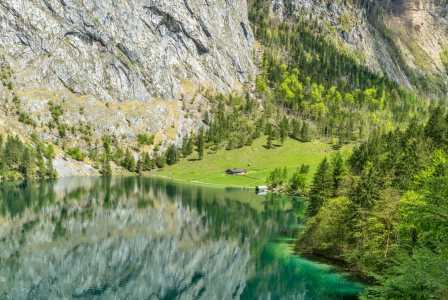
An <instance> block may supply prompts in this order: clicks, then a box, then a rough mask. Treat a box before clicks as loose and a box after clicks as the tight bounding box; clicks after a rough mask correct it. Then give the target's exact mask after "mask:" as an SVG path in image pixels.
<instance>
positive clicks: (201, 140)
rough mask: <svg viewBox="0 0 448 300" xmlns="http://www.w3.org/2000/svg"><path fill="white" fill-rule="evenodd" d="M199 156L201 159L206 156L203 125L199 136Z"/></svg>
mask: <svg viewBox="0 0 448 300" xmlns="http://www.w3.org/2000/svg"><path fill="white" fill-rule="evenodd" d="M197 147H198V149H197V151H198V158H199V160H202V159H203V158H204V149H205V138H204V126H202V127H201V129H200V130H199V136H198V145H197Z"/></svg>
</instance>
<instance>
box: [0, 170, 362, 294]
mask: <svg viewBox="0 0 448 300" xmlns="http://www.w3.org/2000/svg"><path fill="white" fill-rule="evenodd" d="M303 203H304V202H303V201H301V199H299V198H291V197H285V196H282V195H278V194H267V195H265V196H257V195H255V194H254V193H253V191H248V190H240V189H234V188H216V187H207V186H201V185H193V184H186V183H179V182H174V181H168V180H162V179H155V178H145V177H109V178H105V177H102V178H65V179H60V180H34V181H23V182H14V181H4V182H0V207H1V212H2V215H1V217H0V283H1V284H0V298H4V299H26V298H32V299H38V298H40V299H42V298H89V299H90V298H92V299H93V298H95V299H96V298H105V299H109V298H116V299H350V298H351V297H352V296H353V295H356V293H358V292H359V291H360V289H361V288H362V286H361V285H359V284H357V283H355V282H352V281H350V280H348V279H347V278H346V277H344V276H341V275H340V274H337V273H334V271H332V269H328V268H327V267H325V268H323V267H324V265H320V264H316V263H313V262H311V261H309V260H305V259H300V258H298V257H296V256H294V255H291V253H290V250H289V246H288V245H289V244H288V243H287V242H284V241H282V240H279V239H278V238H279V237H280V233H282V232H285V230H287V228H288V227H297V226H298V225H300V223H301V222H302V220H303V216H304V214H303V211H304V205H303ZM274 239H277V242H272V241H273V240H274ZM322 268H323V269H322Z"/></svg>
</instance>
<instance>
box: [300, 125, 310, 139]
mask: <svg viewBox="0 0 448 300" xmlns="http://www.w3.org/2000/svg"><path fill="white" fill-rule="evenodd" d="M300 139H301V140H302V142H310V141H311V136H310V128H309V127H308V123H307V122H303V125H302V130H301V132H300Z"/></svg>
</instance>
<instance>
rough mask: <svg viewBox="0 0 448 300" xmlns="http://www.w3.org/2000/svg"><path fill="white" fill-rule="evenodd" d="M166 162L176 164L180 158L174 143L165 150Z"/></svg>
mask: <svg viewBox="0 0 448 300" xmlns="http://www.w3.org/2000/svg"><path fill="white" fill-rule="evenodd" d="M165 156H166V163H167V164H168V165H174V164H176V163H177V162H178V161H179V159H180V151H179V149H177V147H176V146H175V145H174V144H171V145H170V146H169V147H168V149H167V150H166V152H165Z"/></svg>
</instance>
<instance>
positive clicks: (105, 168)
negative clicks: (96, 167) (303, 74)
mask: <svg viewBox="0 0 448 300" xmlns="http://www.w3.org/2000/svg"><path fill="white" fill-rule="evenodd" d="M101 174H103V176H111V175H112V168H111V167H110V162H109V159H108V158H106V159H104V160H103V164H102V165H101Z"/></svg>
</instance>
